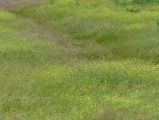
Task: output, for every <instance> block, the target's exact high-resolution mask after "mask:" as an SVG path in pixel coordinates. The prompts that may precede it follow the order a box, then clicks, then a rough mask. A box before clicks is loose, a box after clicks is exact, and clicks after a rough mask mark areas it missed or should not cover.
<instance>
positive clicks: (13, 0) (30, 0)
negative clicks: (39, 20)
mask: <svg viewBox="0 0 159 120" xmlns="http://www.w3.org/2000/svg"><path fill="white" fill-rule="evenodd" d="M42 1H44V0H0V9H3V10H12V9H15V8H18V7H24V6H27V5H32V4H35V3H38V2H42Z"/></svg>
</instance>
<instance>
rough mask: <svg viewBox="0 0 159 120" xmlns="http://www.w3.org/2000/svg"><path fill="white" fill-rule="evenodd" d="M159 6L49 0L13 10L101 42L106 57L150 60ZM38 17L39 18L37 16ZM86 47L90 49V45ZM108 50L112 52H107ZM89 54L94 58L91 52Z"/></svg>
mask: <svg viewBox="0 0 159 120" xmlns="http://www.w3.org/2000/svg"><path fill="white" fill-rule="evenodd" d="M131 9H138V10H139V12H137V13H134V12H132V11H131ZM158 10H159V7H158V5H157V4H149V5H147V6H139V5H133V4H132V5H131V4H130V5H129V4H128V5H126V6H118V7H117V6H114V5H112V4H111V3H108V2H106V1H99V2H98V1H97V2H95V1H93V2H92V1H91V2H90V1H87V2H86V1H82V0H81V1H79V5H77V4H76V2H75V1H73V0H70V1H67V2H66V1H61V0H60V1H54V3H53V4H50V3H49V2H46V3H45V4H44V3H43V4H38V5H34V6H32V7H30V6H29V7H26V8H23V9H20V10H17V11H14V13H16V14H18V15H21V16H24V17H29V18H31V19H33V20H35V21H36V22H37V23H38V24H40V25H43V26H47V27H49V29H51V30H56V31H59V32H60V33H63V34H65V35H68V36H69V37H71V38H72V39H74V40H77V41H84V42H85V41H86V42H88V43H89V42H90V43H91V44H92V43H94V42H95V44H94V46H96V45H99V46H101V48H102V51H103V52H102V54H103V56H102V57H103V58H107V59H112V58H113V59H118V58H119V59H122V58H123V59H125V58H127V59H130V58H140V59H144V60H149V61H151V59H152V58H151V57H152V56H153V54H154V53H153V51H155V50H156V49H158V44H159V42H158V37H159V35H158V29H159V26H158V23H157V21H158V20H159V11H158ZM37 17H38V18H39V19H36V18H37ZM44 23H45V24H44ZM83 48H84V49H86V51H89V48H87V46H84V47H83ZM87 49H88V50H87ZM90 49H92V48H90ZM91 51H92V50H91ZM105 51H106V53H108V54H109V55H107V54H106V55H105V53H104V52H105ZM90 54H92V55H91V56H94V54H97V56H100V55H99V54H101V52H100V53H97V52H96V51H94V53H90ZM110 54H111V55H110ZM110 56H111V57H110ZM112 56H113V57H112ZM87 58H90V59H91V57H90V56H88V55H87ZM97 59H101V58H100V57H97ZM155 61H158V60H155Z"/></svg>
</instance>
